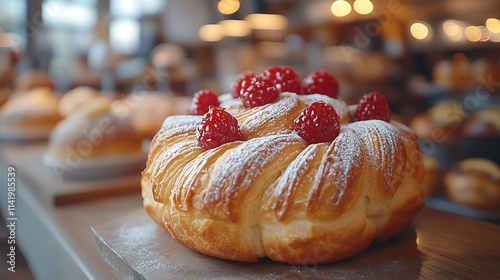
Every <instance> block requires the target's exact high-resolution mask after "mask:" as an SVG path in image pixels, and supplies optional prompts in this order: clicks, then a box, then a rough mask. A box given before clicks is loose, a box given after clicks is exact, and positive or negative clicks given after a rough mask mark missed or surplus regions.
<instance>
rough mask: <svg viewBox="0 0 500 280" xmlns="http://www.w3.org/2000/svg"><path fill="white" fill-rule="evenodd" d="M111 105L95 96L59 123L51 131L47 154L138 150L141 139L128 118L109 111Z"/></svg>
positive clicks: (102, 155)
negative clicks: (92, 100) (94, 99)
mask: <svg viewBox="0 0 500 280" xmlns="http://www.w3.org/2000/svg"><path fill="white" fill-rule="evenodd" d="M110 104H111V101H109V100H106V99H96V101H95V102H92V103H88V104H86V105H85V106H84V107H83V108H81V109H80V110H79V111H78V112H76V113H75V114H71V115H70V116H69V117H68V118H66V119H65V120H64V121H62V122H61V123H59V125H57V127H56V128H55V129H54V130H53V131H52V133H51V134H50V138H49V145H48V148H47V155H49V156H51V157H53V158H59V159H65V158H67V157H68V156H75V153H76V155H77V156H79V157H80V158H84V159H100V158H105V157H115V156H123V155H130V154H137V153H141V151H142V147H141V144H142V140H141V138H140V137H139V136H138V135H137V133H136V132H135V130H134V129H133V128H132V126H131V125H130V123H129V122H128V120H127V119H124V118H121V117H118V116H117V115H115V114H113V113H112V112H111V110H110ZM71 153H72V154H71Z"/></svg>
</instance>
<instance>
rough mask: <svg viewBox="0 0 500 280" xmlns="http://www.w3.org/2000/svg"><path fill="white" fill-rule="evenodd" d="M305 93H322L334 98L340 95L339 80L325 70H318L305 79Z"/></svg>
mask: <svg viewBox="0 0 500 280" xmlns="http://www.w3.org/2000/svg"><path fill="white" fill-rule="evenodd" d="M302 92H303V93H304V94H312V93H320V94H324V95H328V96H330V97H332V98H337V97H338V96H339V82H338V81H337V79H335V77H334V76H333V75H332V74H330V73H328V72H326V71H325V70H316V71H314V72H312V73H311V74H309V76H307V77H306V78H305V79H304V83H303V88H302Z"/></svg>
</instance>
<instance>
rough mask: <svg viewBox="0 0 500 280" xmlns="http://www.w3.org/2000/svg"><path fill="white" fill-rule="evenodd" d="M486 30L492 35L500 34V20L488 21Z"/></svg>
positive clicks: (490, 19) (491, 19)
mask: <svg viewBox="0 0 500 280" xmlns="http://www.w3.org/2000/svg"><path fill="white" fill-rule="evenodd" d="M486 28H488V30H489V31H490V32H491V33H500V20H499V19H497V18H489V19H487V20H486Z"/></svg>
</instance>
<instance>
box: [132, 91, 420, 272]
mask: <svg viewBox="0 0 500 280" xmlns="http://www.w3.org/2000/svg"><path fill="white" fill-rule="evenodd" d="M318 99H321V100H323V101H326V102H329V103H330V104H332V105H334V107H335V109H336V110H337V112H338V114H339V116H340V117H341V119H343V120H344V121H343V122H344V124H343V125H342V128H341V132H340V134H339V136H338V137H337V138H336V139H335V140H334V141H333V142H331V143H320V144H312V145H308V144H307V143H306V142H305V141H304V140H303V139H302V138H300V137H299V136H298V135H297V134H296V133H295V132H294V131H293V121H294V119H295V118H296V117H297V116H298V115H299V114H300V112H301V111H302V109H304V108H305V107H307V106H308V105H309V104H311V103H312V102H314V101H316V100H318ZM229 103H230V104H224V103H223V104H222V106H224V105H228V106H227V108H228V109H227V110H228V111H231V112H239V113H235V117H236V118H237V119H238V122H239V125H240V128H241V131H242V134H243V141H235V142H231V143H227V144H224V145H222V146H219V147H217V148H215V149H211V150H205V149H203V148H201V147H200V146H199V145H198V143H197V140H196V135H195V130H196V127H197V126H198V124H199V122H200V120H201V117H200V116H174V117H169V118H167V119H166V120H165V122H164V123H163V126H162V128H161V130H160V131H159V132H158V134H156V136H155V137H154V139H153V141H152V144H151V148H150V152H149V157H148V161H147V166H146V169H145V170H144V171H143V173H142V180H141V185H142V195H143V198H144V207H145V209H146V211H147V212H148V213H149V214H150V216H151V217H152V218H153V219H154V220H155V221H156V222H157V223H158V224H159V225H161V226H162V227H164V228H165V229H166V230H167V231H168V232H169V233H170V234H171V235H172V237H173V238H174V239H176V240H177V241H179V242H180V243H181V244H183V245H185V246H187V247H189V248H191V249H193V250H195V251H199V252H202V253H204V254H208V255H211V256H216V257H220V258H225V259H231V260H239V261H247V262H254V261H258V259H259V258H261V257H269V258H270V259H273V260H276V261H280V262H287V263H290V264H318V263H326V262H332V261H337V260H341V259H344V258H346V257H349V256H352V255H354V254H356V253H358V252H360V251H362V250H364V249H365V248H366V247H367V246H368V245H369V244H370V243H371V242H372V241H373V240H386V239H387V238H389V237H391V236H394V235H395V234H397V233H398V232H400V231H401V230H402V229H403V228H405V227H407V226H408V225H409V224H410V223H411V222H412V219H413V218H414V216H415V215H416V214H417V212H418V211H419V210H420V209H421V207H422V206H423V204H424V200H423V190H422V188H421V186H420V185H419V182H420V181H421V178H422V176H423V172H424V169H423V163H422V155H421V152H420V150H419V147H418V143H417V138H416V136H415V135H414V133H413V132H412V131H411V130H410V129H409V128H407V127H406V126H404V125H402V124H399V123H396V122H393V123H387V122H384V121H378V120H370V121H362V122H354V123H346V122H347V120H348V116H347V115H348V110H347V106H346V105H345V103H343V102H342V101H339V100H335V99H331V98H328V97H324V96H319V95H310V96H299V95H295V94H292V93H282V94H281V96H280V99H279V100H278V101H277V102H275V103H273V104H267V105H264V106H261V107H257V108H253V109H248V110H245V109H243V107H242V106H241V105H238V101H237V100H232V101H229Z"/></svg>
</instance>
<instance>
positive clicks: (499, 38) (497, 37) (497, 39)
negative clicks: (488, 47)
mask: <svg viewBox="0 0 500 280" xmlns="http://www.w3.org/2000/svg"><path fill="white" fill-rule="evenodd" d="M490 41H491V42H494V43H500V33H491V37H490Z"/></svg>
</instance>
